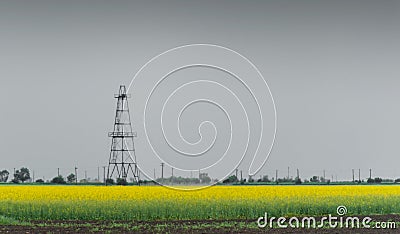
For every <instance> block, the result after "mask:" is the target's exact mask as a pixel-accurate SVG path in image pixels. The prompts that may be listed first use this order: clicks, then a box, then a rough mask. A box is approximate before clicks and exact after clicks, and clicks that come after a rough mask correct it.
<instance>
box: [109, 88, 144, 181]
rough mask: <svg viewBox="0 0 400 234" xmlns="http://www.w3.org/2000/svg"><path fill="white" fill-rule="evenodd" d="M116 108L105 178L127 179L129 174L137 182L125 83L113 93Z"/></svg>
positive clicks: (137, 173) (136, 168)
mask: <svg viewBox="0 0 400 234" xmlns="http://www.w3.org/2000/svg"><path fill="white" fill-rule="evenodd" d="M114 97H115V98H116V99H117V110H116V112H115V122H114V131H113V132H109V133H108V136H109V137H111V152H110V159H109V162H108V170H107V179H112V178H121V179H125V180H126V179H127V177H128V175H131V176H132V177H133V178H134V180H135V182H136V183H139V170H138V167H137V162H136V154H135V144H134V141H133V138H134V137H136V132H132V124H131V118H130V115H129V106H128V98H130V95H129V94H126V88H125V85H121V86H120V87H119V93H118V94H115V95H114Z"/></svg>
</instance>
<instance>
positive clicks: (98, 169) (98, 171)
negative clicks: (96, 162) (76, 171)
mask: <svg viewBox="0 0 400 234" xmlns="http://www.w3.org/2000/svg"><path fill="white" fill-rule="evenodd" d="M97 181H99V182H100V167H97Z"/></svg>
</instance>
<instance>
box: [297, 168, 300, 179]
mask: <svg viewBox="0 0 400 234" xmlns="http://www.w3.org/2000/svg"><path fill="white" fill-rule="evenodd" d="M297 179H300V173H299V169H298V168H297Z"/></svg>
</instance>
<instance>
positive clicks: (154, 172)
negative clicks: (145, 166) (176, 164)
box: [153, 168, 156, 181]
mask: <svg viewBox="0 0 400 234" xmlns="http://www.w3.org/2000/svg"><path fill="white" fill-rule="evenodd" d="M153 175H154V176H153V177H154V181H156V169H155V168H154V170H153Z"/></svg>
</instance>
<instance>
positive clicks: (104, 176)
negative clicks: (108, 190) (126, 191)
mask: <svg viewBox="0 0 400 234" xmlns="http://www.w3.org/2000/svg"><path fill="white" fill-rule="evenodd" d="M103 180H104V181H103V182H104V184H106V167H105V166H103Z"/></svg>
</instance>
